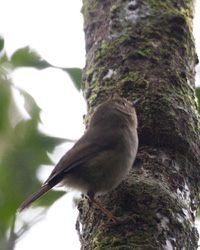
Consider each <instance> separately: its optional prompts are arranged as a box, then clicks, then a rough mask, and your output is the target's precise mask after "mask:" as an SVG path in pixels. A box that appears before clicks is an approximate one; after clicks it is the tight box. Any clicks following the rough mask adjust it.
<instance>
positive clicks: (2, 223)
mask: <svg viewBox="0 0 200 250" xmlns="http://www.w3.org/2000/svg"><path fill="white" fill-rule="evenodd" d="M19 67H33V68H36V69H38V70H42V69H45V68H48V67H54V66H52V65H51V64H49V63H48V62H47V61H45V60H44V59H42V58H41V57H40V56H39V55H38V54H37V53H36V52H35V51H33V50H31V49H30V48H29V47H25V48H22V49H19V50H17V51H16V52H15V53H14V54H13V55H12V56H11V58H8V56H7V55H6V52H5V50H4V39H3V38H0V249H7V248H8V246H9V249H13V248H14V244H15V241H16V239H17V238H18V237H20V235H21V233H20V232H24V231H25V230H26V229H27V228H28V225H27V222H26V223H25V222H24V223H23V225H22V226H21V228H20V229H19V231H18V233H17V232H14V224H15V214H16V210H17V208H18V207H19V205H20V204H21V203H22V202H23V201H24V200H25V199H26V198H27V197H28V196H29V195H30V194H32V193H33V192H34V191H36V190H37V189H38V188H39V187H40V186H41V183H40V182H39V180H38V179H37V171H38V169H39V167H40V166H41V165H52V162H51V160H50V158H49V156H48V153H51V152H53V150H54V149H55V147H56V146H57V145H59V144H60V143H63V142H66V141H67V139H62V138H56V137H52V136H48V135H45V134H43V133H41V132H40V131H39V129H38V125H39V123H40V122H41V121H40V111H41V109H40V107H39V106H38V105H37V103H36V102H35V100H34V98H33V97H32V96H31V95H30V94H28V93H27V92H26V91H24V90H22V89H20V88H17V87H16V86H14V85H13V83H12V80H11V78H10V74H11V73H12V72H13V71H14V70H16V69H17V68H19ZM60 69H61V70H64V71H65V72H67V73H68V74H69V76H70V77H71V79H72V80H73V82H74V84H75V86H76V88H77V89H78V90H80V88H81V75H82V70H81V69H79V68H60ZM14 89H15V90H17V91H19V93H20V94H21V95H22V96H23V98H24V108H25V109H26V111H27V113H28V115H29V118H28V119H25V118H24V117H23V115H22V114H21V111H20V110H19V107H18V104H17V103H16V101H15V99H14V98H13V90H14ZM63 194H64V193H63V192H55V191H50V192H49V193H48V194H47V195H46V196H45V197H44V198H41V199H39V201H38V203H37V204H36V205H40V206H44V207H46V208H48V207H49V206H50V205H51V204H52V203H53V202H54V201H55V200H57V199H58V198H59V197H61V196H62V195H63ZM9 230H10V234H8V231H9ZM10 245H12V246H11V247H10Z"/></svg>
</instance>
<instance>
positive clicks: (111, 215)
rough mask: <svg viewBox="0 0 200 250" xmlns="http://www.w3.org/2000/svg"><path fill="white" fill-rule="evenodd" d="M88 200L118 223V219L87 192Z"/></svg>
mask: <svg viewBox="0 0 200 250" xmlns="http://www.w3.org/2000/svg"><path fill="white" fill-rule="evenodd" d="M88 198H89V200H90V201H91V202H92V203H94V204H95V205H96V206H97V207H98V208H100V209H101V211H102V212H103V213H104V214H106V215H107V216H108V217H109V218H110V219H111V220H113V221H114V222H115V223H120V221H119V220H118V219H117V218H116V217H115V216H114V215H113V214H112V213H111V212H109V211H108V210H107V209H105V208H104V207H103V206H102V205H101V203H100V202H98V201H97V200H95V199H94V195H91V194H88Z"/></svg>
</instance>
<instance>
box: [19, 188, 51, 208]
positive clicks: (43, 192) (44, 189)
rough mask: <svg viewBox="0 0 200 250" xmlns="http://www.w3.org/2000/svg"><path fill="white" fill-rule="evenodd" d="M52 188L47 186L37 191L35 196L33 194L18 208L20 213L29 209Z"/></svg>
mask: <svg viewBox="0 0 200 250" xmlns="http://www.w3.org/2000/svg"><path fill="white" fill-rule="evenodd" d="M51 188H52V185H49V184H46V185H44V186H42V187H41V188H40V189H39V190H38V191H36V192H35V193H34V194H32V195H31V196H30V197H29V198H28V199H27V200H25V201H24V202H23V203H22V205H21V206H20V207H19V208H18V210H17V211H18V212H21V211H22V210H24V209H25V208H27V207H29V206H30V205H31V203H33V202H34V201H35V200H37V199H38V198H40V196H42V195H43V194H45V193H46V192H48V191H49V190H50V189H51Z"/></svg>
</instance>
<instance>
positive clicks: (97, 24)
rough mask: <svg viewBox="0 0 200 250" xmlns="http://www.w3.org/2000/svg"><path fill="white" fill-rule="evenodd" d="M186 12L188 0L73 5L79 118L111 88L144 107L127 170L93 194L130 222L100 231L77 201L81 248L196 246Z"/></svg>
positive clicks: (191, 57) (99, 220) (98, 217)
mask: <svg viewBox="0 0 200 250" xmlns="http://www.w3.org/2000/svg"><path fill="white" fill-rule="evenodd" d="M193 10H194V1H191V0H178V1H177V0H171V1H163V0H156V1H155V0H146V1H144V0H133V1H128V0H98V1H97V0H84V1H83V9H82V12H83V15H84V30H85V36H86V52H87V59H86V67H85V70H84V75H83V93H84V96H85V98H86V100H87V104H88V113H89V115H90V114H91V112H92V111H93V109H94V108H95V107H96V106H97V105H98V104H99V103H100V102H102V101H104V100H105V99H106V98H107V97H108V96H109V95H111V94H112V93H113V92H116V93H118V94H119V95H120V96H122V97H125V98H127V99H129V100H134V99H136V98H138V97H140V96H143V97H145V101H144V103H143V104H142V105H140V106H139V107H137V114H138V120H139V122H138V123H139V128H138V133H139V151H138V155H137V159H136V162H135V164H134V165H133V168H132V171H131V173H130V174H129V175H128V176H127V178H126V180H124V181H123V182H122V183H121V184H120V185H119V187H118V188H116V189H115V190H113V191H111V192H109V193H108V194H106V195H103V196H100V197H99V198H98V200H99V201H100V202H102V203H103V205H104V206H105V207H106V208H107V209H108V210H109V211H111V212H112V213H113V214H114V215H116V216H117V217H120V218H130V219H127V222H126V223H124V224H122V225H112V224H111V225H110V226H108V227H106V228H105V227H102V225H103V224H104V223H105V222H109V221H108V218H107V217H106V216H104V215H103V214H102V212H101V211H99V209H97V208H96V207H94V206H89V204H88V203H87V202H86V201H85V200H82V201H81V202H80V203H79V211H80V215H79V221H78V223H77V227H78V228H79V235H80V240H81V243H82V248H81V249H84V250H86V249H144V250H151V249H152V250H156V249H159V250H161V249H163V250H173V249H178V250H183V249H185V250H186V249H190V250H193V249H197V246H198V245H197V241H198V233H197V230H196V228H195V225H194V222H195V217H196V214H197V207H198V203H199V198H198V193H199V173H200V166H199V162H200V159H199V120H198V113H197V103H196V99H195V88H194V75H195V69H194V68H195V64H196V61H197V59H196V53H195V45H194V38H193V35H192V18H193ZM89 115H88V116H87V118H88V119H89ZM86 120H87V119H86ZM111 157H112V156H111ZM131 216H132V217H131ZM80 224H82V230H80Z"/></svg>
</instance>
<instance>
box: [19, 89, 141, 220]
mask: <svg viewBox="0 0 200 250" xmlns="http://www.w3.org/2000/svg"><path fill="white" fill-rule="evenodd" d="M142 100H143V99H142V98H138V99H136V100H135V101H133V102H130V101H128V100H127V99H125V98H122V97H119V96H118V95H117V94H115V95H113V96H111V97H109V98H108V99H107V100H106V101H104V102H103V103H101V104H100V105H99V106H98V107H97V108H96V110H95V111H94V112H93V114H92V116H91V119H90V121H89V124H88V128H87V131H86V132H85V134H84V135H83V136H82V137H81V138H80V139H79V140H78V141H77V142H76V143H75V144H74V146H73V147H72V148H71V149H70V150H69V151H68V152H67V153H66V154H65V155H64V156H63V157H62V158H61V159H60V161H59V162H58V163H57V165H56V166H55V168H54V169H53V170H52V172H51V174H50V176H49V177H48V178H47V180H46V181H45V182H44V184H43V185H42V187H41V188H40V189H39V190H38V191H36V192H35V193H34V194H32V195H31V196H30V197H29V198H28V199H27V200H26V201H24V202H23V203H22V205H21V206H20V207H19V208H18V212H21V211H23V210H24V209H25V208H28V207H29V206H30V205H31V204H32V203H33V202H34V201H35V200H37V199H39V198H40V197H41V196H42V195H44V194H45V193H46V192H48V191H49V190H50V189H52V188H53V187H54V186H56V185H57V184H59V185H61V186H66V187H68V188H71V189H75V190H79V191H81V192H82V193H83V194H85V195H86V197H87V198H88V199H89V201H91V202H92V203H93V204H95V205H96V206H97V207H98V208H99V209H101V210H102V212H103V213H105V214H106V215H107V216H108V217H109V218H110V219H111V220H112V221H113V222H115V223H118V222H119V220H118V218H117V217H116V216H114V215H113V214H112V213H111V212H110V211H108V210H107V209H106V208H105V207H103V205H102V204H101V203H100V202H98V201H97V200H96V196H97V195H101V194H105V193H107V192H109V191H111V190H113V189H115V188H116V187H117V186H118V185H119V184H120V183H121V182H122V181H123V180H124V179H125V177H126V175H127V174H128V172H129V171H130V169H131V167H132V166H133V163H134V161H135V158H136V154H137V151H138V133H137V126H138V121H137V115H136V111H135V106H136V105H137V104H138V103H140V102H141V101H142Z"/></svg>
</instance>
